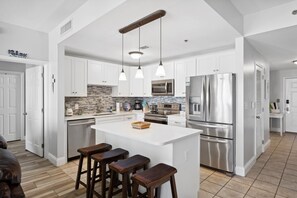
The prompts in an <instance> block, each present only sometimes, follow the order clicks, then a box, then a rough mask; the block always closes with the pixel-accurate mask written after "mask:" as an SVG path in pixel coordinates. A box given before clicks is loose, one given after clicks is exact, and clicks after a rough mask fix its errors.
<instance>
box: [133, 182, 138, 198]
mask: <svg viewBox="0 0 297 198" xmlns="http://www.w3.org/2000/svg"><path fill="white" fill-rule="evenodd" d="M132 186H133V192H132V198H137V195H138V186H139V184H138V183H136V182H135V181H133V184H132Z"/></svg>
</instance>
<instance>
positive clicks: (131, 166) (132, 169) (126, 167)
mask: <svg viewBox="0 0 297 198" xmlns="http://www.w3.org/2000/svg"><path fill="white" fill-rule="evenodd" d="M149 162H150V159H149V158H147V157H144V156H142V155H134V156H132V157H129V158H128V159H124V160H119V161H117V162H112V163H111V164H109V169H110V171H111V175H110V178H111V179H110V186H109V192H108V198H112V196H113V195H115V194H118V193H119V192H122V198H127V194H128V195H129V196H131V184H130V173H136V171H138V170H140V169H143V170H145V169H146V168H147V165H148V163H149ZM115 174H121V175H122V189H120V190H118V191H116V192H113V188H114V187H115V182H116V179H117V178H116V175H115Z"/></svg>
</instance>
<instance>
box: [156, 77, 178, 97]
mask: <svg viewBox="0 0 297 198" xmlns="http://www.w3.org/2000/svg"><path fill="white" fill-rule="evenodd" d="M152 95H153V96H174V79H168V80H153V81H152Z"/></svg>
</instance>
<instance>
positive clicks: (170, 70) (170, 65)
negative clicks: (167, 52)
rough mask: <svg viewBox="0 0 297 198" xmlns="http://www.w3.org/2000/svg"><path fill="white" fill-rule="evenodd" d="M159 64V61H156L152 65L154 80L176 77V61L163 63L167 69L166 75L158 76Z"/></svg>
mask: <svg viewBox="0 0 297 198" xmlns="http://www.w3.org/2000/svg"><path fill="white" fill-rule="evenodd" d="M158 66H159V63H156V64H155V65H154V66H152V80H163V79H173V78H174V73H175V72H174V62H167V63H163V66H164V69H165V76H164V77H159V76H156V71H157V68H158Z"/></svg>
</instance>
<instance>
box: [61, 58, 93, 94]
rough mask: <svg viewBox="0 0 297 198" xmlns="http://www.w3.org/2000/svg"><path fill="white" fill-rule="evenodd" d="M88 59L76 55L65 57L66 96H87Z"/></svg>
mask: <svg viewBox="0 0 297 198" xmlns="http://www.w3.org/2000/svg"><path fill="white" fill-rule="evenodd" d="M87 70H88V66H87V60H85V59H81V58H75V57H67V56H66V57H65V60H64V76H65V80H64V84H65V96H66V97H67V96H68V97H85V96H87Z"/></svg>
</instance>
